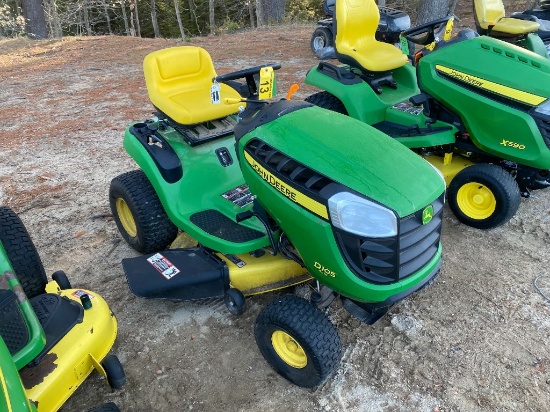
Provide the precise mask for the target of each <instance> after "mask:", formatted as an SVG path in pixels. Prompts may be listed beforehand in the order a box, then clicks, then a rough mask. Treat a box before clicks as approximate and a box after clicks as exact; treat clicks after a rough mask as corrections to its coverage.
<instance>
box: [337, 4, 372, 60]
mask: <svg viewBox="0 0 550 412" xmlns="http://www.w3.org/2000/svg"><path fill="white" fill-rule="evenodd" d="M335 19H336V38H335V40H334V45H335V47H336V50H337V51H339V52H340V53H343V54H345V50H347V49H358V48H360V47H361V45H362V44H363V43H366V42H370V41H373V42H374V41H376V39H375V37H374V35H375V33H376V29H377V28H378V23H379V22H380V10H379V9H378V6H377V5H376V3H375V1H374V0H367V1H365V0H338V1H337V2H336V12H335Z"/></svg>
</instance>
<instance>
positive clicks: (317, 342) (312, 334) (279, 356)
mask: <svg viewBox="0 0 550 412" xmlns="http://www.w3.org/2000/svg"><path fill="white" fill-rule="evenodd" d="M254 336H255V338H256V343H257V344H258V348H259V349H260V352H261V353H262V355H263V356H264V358H265V359H266V361H267V362H268V363H269V364H270V365H271V367H272V368H273V369H275V371H276V372H277V373H279V374H280V375H282V376H283V377H284V378H286V379H288V380H289V381H290V382H292V383H294V384H295V385H298V386H301V387H303V388H314V387H316V386H319V385H321V384H322V383H323V382H324V381H325V380H327V379H328V377H329V376H330V375H332V373H333V372H334V371H336V369H337V368H338V366H339V364H340V359H341V358H342V346H341V343H340V337H339V336H338V331H337V330H336V328H335V327H334V325H333V324H332V323H331V322H330V320H329V319H328V318H327V317H326V316H325V314H324V313H323V312H322V311H321V310H320V309H319V308H317V307H316V306H314V305H312V304H310V303H309V302H307V301H306V300H304V299H301V298H299V297H297V296H294V295H284V296H282V297H280V298H278V299H276V300H274V301H272V302H270V303H269V304H268V305H266V306H265V307H264V308H263V309H262V311H261V312H260V314H259V315H258V318H257V319H256V325H255V327H254Z"/></svg>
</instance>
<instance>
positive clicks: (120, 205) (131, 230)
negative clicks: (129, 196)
mask: <svg viewBox="0 0 550 412" xmlns="http://www.w3.org/2000/svg"><path fill="white" fill-rule="evenodd" d="M116 212H117V214H118V218H119V220H120V223H122V227H123V228H124V230H125V231H126V233H128V235H130V237H136V236H137V227H136V221H135V220H134V215H133V214H132V211H131V210H130V207H129V206H128V203H126V202H125V201H124V199H122V198H120V197H119V198H118V199H117V200H116Z"/></svg>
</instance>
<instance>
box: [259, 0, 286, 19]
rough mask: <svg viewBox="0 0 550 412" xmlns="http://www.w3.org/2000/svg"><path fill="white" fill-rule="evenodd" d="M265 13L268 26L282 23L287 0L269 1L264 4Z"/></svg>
mask: <svg viewBox="0 0 550 412" xmlns="http://www.w3.org/2000/svg"><path fill="white" fill-rule="evenodd" d="M264 12H265V17H266V21H267V23H268V24H272V23H278V24H280V23H282V22H283V16H284V14H285V0H269V1H266V2H265V4H264Z"/></svg>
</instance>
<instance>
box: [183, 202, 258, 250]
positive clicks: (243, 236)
mask: <svg viewBox="0 0 550 412" xmlns="http://www.w3.org/2000/svg"><path fill="white" fill-rule="evenodd" d="M189 220H190V221H191V223H193V224H194V225H196V226H197V227H199V228H201V229H202V230H203V231H205V232H206V233H208V234H210V235H212V236H216V237H218V238H220V239H223V240H226V241H228V242H233V243H246V242H249V241H251V240H256V239H261V238H262V237H264V236H265V234H264V233H262V232H259V231H257V230H254V229H250V228H249V227H246V226H243V225H240V224H238V223H236V222H234V221H233V220H231V219H229V218H228V217H227V216H225V215H224V214H222V213H220V212H219V211H217V210H214V209H208V210H203V211H201V212H197V213H195V214H193V215H191V217H190V219H189Z"/></svg>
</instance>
